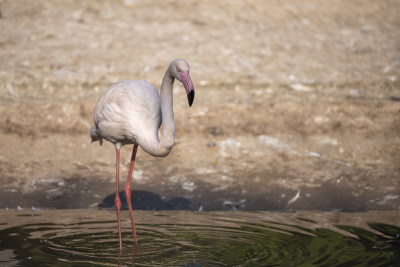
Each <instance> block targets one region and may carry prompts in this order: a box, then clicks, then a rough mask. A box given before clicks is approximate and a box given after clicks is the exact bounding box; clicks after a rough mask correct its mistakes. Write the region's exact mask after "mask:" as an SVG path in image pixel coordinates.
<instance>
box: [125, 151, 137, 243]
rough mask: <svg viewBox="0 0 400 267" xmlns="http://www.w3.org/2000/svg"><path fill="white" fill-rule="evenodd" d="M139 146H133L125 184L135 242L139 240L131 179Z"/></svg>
mask: <svg viewBox="0 0 400 267" xmlns="http://www.w3.org/2000/svg"><path fill="white" fill-rule="evenodd" d="M137 148H138V146H137V145H134V146H133V151H132V157H131V165H130V167H129V173H128V179H127V181H126V184H125V195H126V200H127V201H128V207H129V214H130V215H131V224H132V235H133V240H134V241H135V244H137V240H136V229H135V223H134V221H133V212H132V204H131V180H132V172H133V165H134V164H135V158H136V152H137Z"/></svg>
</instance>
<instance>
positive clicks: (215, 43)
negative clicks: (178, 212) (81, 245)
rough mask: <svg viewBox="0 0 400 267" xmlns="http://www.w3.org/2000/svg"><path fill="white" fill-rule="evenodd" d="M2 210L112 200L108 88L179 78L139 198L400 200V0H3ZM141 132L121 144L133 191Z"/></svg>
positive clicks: (138, 181) (326, 206) (308, 204)
mask: <svg viewBox="0 0 400 267" xmlns="http://www.w3.org/2000/svg"><path fill="white" fill-rule="evenodd" d="M0 8H1V19H0V59H1V60H0V114H1V116H0V137H1V138H0V208H12V209H15V208H17V207H18V206H20V207H21V208H31V207H35V208H38V207H40V208H46V207H57V208H86V207H96V206H98V205H99V204H100V205H101V206H112V202H113V200H112V199H113V196H112V194H113V193H114V190H115V176H114V172H115V152H114V148H113V146H112V145H111V144H109V143H105V144H104V145H103V146H102V147H100V146H99V145H98V144H97V143H94V144H90V138H89V129H90V126H91V125H92V110H93V107H94V104H95V103H96V101H97V99H98V98H99V96H100V94H101V92H102V91H103V90H104V89H105V88H106V87H108V86H109V85H111V84H112V83H114V82H117V81H119V80H123V79H145V80H148V81H149V82H151V83H153V84H154V85H155V86H156V87H159V85H160V83H161V79H162V76H163V74H164V71H165V69H166V67H167V65H168V64H169V62H170V61H171V60H172V59H174V58H178V57H181V58H185V59H186V60H187V61H188V62H189V63H190V65H191V76H192V79H193V81H194V83H195V87H196V97H195V100H194V104H193V106H192V108H189V107H188V106H187V100H186V99H185V97H186V96H185V93H184V90H183V87H182V86H181V85H179V84H176V86H175V87H176V88H175V91H174V104H175V105H174V109H175V120H176V129H177V131H176V141H177V142H176V145H175V147H174V148H173V150H172V152H171V153H170V155H169V156H168V157H166V158H153V157H151V156H149V155H147V154H146V153H145V152H144V151H143V150H140V151H139V153H138V158H137V162H136V167H135V171H134V180H133V188H134V190H135V191H134V197H135V204H134V205H135V208H137V209H198V208H199V207H202V208H203V209H204V210H211V209H232V208H234V209H235V208H236V209H260V210H292V209H307V210H310V209H317V210H344V211H364V210H372V209H396V210H397V209H399V208H400V197H399V195H400V187H399V182H400V116H399V115H400V82H399V79H400V13H399V10H400V2H399V1H389V0H387V1H386V0H385V1H373V0H370V1H361V0H360V1H347V0H343V1H338V0H335V1H319V0H313V1H294V0H287V1H278V0H276V1H273V0H271V1H256V0H250V1H228V0H226V1H210V0H209V1H207V0H197V1H196V0H192V1H179V2H177V1H172V0H171V1H144V0H125V1H61V0H59V1H1V2H0ZM130 153H131V146H126V147H123V149H122V159H123V160H122V166H121V171H122V177H121V184H122V185H121V190H122V186H123V184H124V181H125V179H126V178H125V176H126V173H127V169H128V166H129V165H128V164H129V159H130Z"/></svg>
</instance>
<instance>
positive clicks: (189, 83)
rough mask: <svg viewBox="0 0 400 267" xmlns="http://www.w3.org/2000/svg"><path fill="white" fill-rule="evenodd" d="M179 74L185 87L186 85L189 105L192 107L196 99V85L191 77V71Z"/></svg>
mask: <svg viewBox="0 0 400 267" xmlns="http://www.w3.org/2000/svg"><path fill="white" fill-rule="evenodd" d="M179 74H180V78H181V82H182V83H183V87H185V90H186V94H187V97H188V102H189V107H191V106H192V104H193V100H194V85H193V82H192V79H191V78H190V75H189V72H180V73H179Z"/></svg>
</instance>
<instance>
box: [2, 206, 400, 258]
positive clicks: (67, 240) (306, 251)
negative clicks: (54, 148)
mask: <svg viewBox="0 0 400 267" xmlns="http://www.w3.org/2000/svg"><path fill="white" fill-rule="evenodd" d="M399 215H400V214H399V212H398V211H393V212H390V211H388V212H368V213H333V212H204V213H197V212H189V211H165V212H164V211H163V212H148V211H135V220H136V224H137V226H136V227H137V233H138V241H139V244H138V245H137V246H134V245H133V240H132V235H131V231H130V222H129V220H128V217H129V216H128V213H127V212H126V211H124V212H122V218H123V222H122V226H123V246H124V250H123V254H122V256H119V247H118V234H117V223H116V215H115V212H114V211H107V210H42V211H35V212H30V211H29V212H27V211H4V210H3V211H0V266H400V238H399V235H400V228H399V225H400V216H399Z"/></svg>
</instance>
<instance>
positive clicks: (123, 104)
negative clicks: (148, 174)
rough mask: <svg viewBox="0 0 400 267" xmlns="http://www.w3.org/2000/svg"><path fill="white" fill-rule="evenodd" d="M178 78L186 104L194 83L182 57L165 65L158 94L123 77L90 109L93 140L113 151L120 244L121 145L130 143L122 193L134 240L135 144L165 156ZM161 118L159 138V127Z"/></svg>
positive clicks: (170, 142)
mask: <svg viewBox="0 0 400 267" xmlns="http://www.w3.org/2000/svg"><path fill="white" fill-rule="evenodd" d="M175 79H177V80H178V81H180V82H181V83H182V84H183V86H184V87H185V89H186V94H187V97H188V102H189V106H192V103H193V99H194V86H193V83H192V80H191V78H190V75H189V64H188V63H187V62H186V61H185V60H183V59H175V60H173V61H172V62H171V63H170V65H169V67H168V68H167V70H166V72H165V75H164V78H163V80H162V84H161V90H160V94H159V93H158V90H157V89H156V88H155V87H154V86H153V85H152V84H150V83H148V82H146V81H143V80H126V81H120V82H117V83H115V84H113V85H111V86H110V87H109V88H108V89H106V90H105V91H104V93H103V94H102V95H101V96H100V98H99V100H98V102H97V104H96V105H95V107H94V110H93V117H94V126H92V127H91V129H90V137H91V139H92V142H95V141H99V143H100V145H102V144H103V139H105V140H107V141H109V142H111V143H113V144H114V146H115V151H116V194H115V207H116V210H117V218H118V235H119V248H120V251H122V238H121V218H120V210H121V200H120V198H119V156H120V149H121V147H122V146H123V145H127V144H133V151H132V157H131V162H130V166H129V172H128V178H127V182H126V184H125V188H124V189H125V195H126V199H127V201H128V207H129V214H130V219H131V226H132V235H133V240H134V242H135V244H137V239H136V230H135V223H134V220H133V212H132V204H131V179H132V172H133V166H134V163H135V159H136V153H137V149H138V146H140V147H141V148H142V149H143V150H144V151H145V152H147V153H149V154H150V155H152V156H156V157H165V156H167V155H168V154H169V152H170V151H171V149H172V147H173V146H174V143H175V122H174V110H173V107H172V105H173V94H172V89H173V84H174V80H175ZM161 122H162V133H161V139H160V138H159V136H158V129H159V128H160V125H161Z"/></svg>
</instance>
